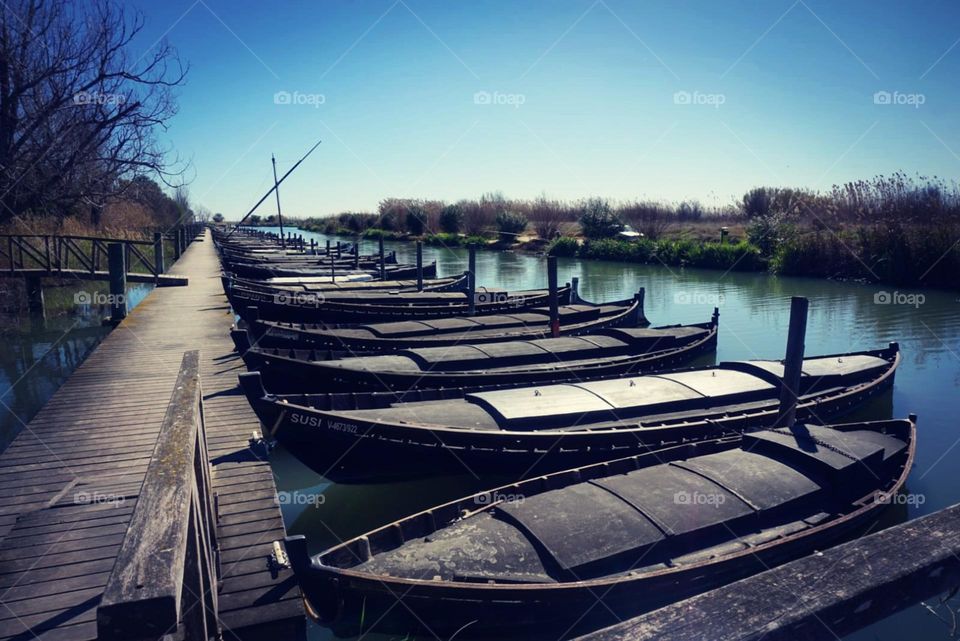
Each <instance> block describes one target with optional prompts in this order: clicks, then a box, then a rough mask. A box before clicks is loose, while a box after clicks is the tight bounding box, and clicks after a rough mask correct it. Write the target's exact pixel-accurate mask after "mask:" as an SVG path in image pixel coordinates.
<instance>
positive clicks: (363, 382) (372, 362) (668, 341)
mask: <svg viewBox="0 0 960 641" xmlns="http://www.w3.org/2000/svg"><path fill="white" fill-rule="evenodd" d="M718 319H719V314H718V313H717V312H716V310H715V311H714V315H713V318H712V320H711V321H710V322H707V323H697V324H693V325H667V326H664V327H656V328H639V327H624V328H612V329H602V330H598V331H597V332H594V333H591V334H589V335H586V336H561V337H558V338H539V339H535V340H529V341H523V340H512V341H503V342H498V343H486V344H480V345H473V344H471V343H469V342H463V343H461V344H459V345H453V346H448V347H423V348H413V349H407V350H401V351H398V352H394V353H391V354H385V355H372V356H353V357H351V356H350V354H349V352H347V353H346V356H347V357H346V358H339V359H335V360H324V358H325V357H326V356H328V355H330V353H329V352H323V351H319V352H318V351H317V350H289V349H269V348H261V347H258V346H250V347H247V348H246V349H241V350H240V354H241V356H242V357H243V360H244V362H245V363H246V365H247V369H249V370H251V371H258V372H260V374H261V375H262V377H263V384H264V386H265V387H266V388H267V389H269V390H271V391H274V392H283V393H293V392H305V393H310V392H334V391H341V392H342V391H349V392H352V391H380V392H383V391H394V392H404V391H407V390H410V389H416V388H419V389H427V388H462V387H471V388H478V387H491V388H493V387H499V388H506V387H521V386H525V385H533V384H542V383H559V382H564V381H572V382H583V381H586V380H591V379H597V378H605V377H612V376H630V375H637V374H642V373H647V372H651V371H654V370H657V369H665V368H669V367H678V366H680V365H682V364H683V363H684V362H687V361H689V360H690V359H692V358H694V357H695V356H699V355H701V354H705V353H708V352H711V351H713V350H715V349H716V346H717V324H718ZM234 332H244V330H234ZM244 333H245V332H244ZM234 341H235V343H237V344H238V345H240V344H243V343H245V342H248V339H247V337H246V336H240V337H235V338H234ZM467 341H469V336H468V337H467Z"/></svg>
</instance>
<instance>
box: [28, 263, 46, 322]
mask: <svg viewBox="0 0 960 641" xmlns="http://www.w3.org/2000/svg"><path fill="white" fill-rule="evenodd" d="M24 280H25V281H26V285H27V310H28V311H29V314H30V321H31V323H33V324H34V326H42V325H43V323H44V321H45V320H46V318H47V315H46V309H45V307H44V304H43V280H42V279H41V278H40V276H39V275H35V274H30V275H29V276H27V277H26V278H25V279H24Z"/></svg>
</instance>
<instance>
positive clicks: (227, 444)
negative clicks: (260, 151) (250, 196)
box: [0, 242, 305, 641]
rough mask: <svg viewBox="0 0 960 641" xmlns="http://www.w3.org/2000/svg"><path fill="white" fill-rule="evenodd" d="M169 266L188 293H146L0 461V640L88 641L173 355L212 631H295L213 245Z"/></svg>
mask: <svg viewBox="0 0 960 641" xmlns="http://www.w3.org/2000/svg"><path fill="white" fill-rule="evenodd" d="M171 272H172V275H176V276H180V277H189V278H190V286H189V287H175V288H164V289H157V290H154V291H153V292H152V293H151V294H150V295H149V296H147V298H146V299H145V300H144V301H143V302H142V303H140V305H138V306H137V308H136V309H134V310H133V311H131V313H130V315H129V316H128V317H127V318H126V319H125V320H124V321H123V322H122V323H120V325H119V326H118V327H117V328H116V329H114V330H113V331H112V332H111V333H110V335H109V336H108V337H107V338H106V339H105V340H104V341H103V342H102V343H101V344H100V346H98V347H97V349H95V350H94V351H93V352H92V353H91V354H90V356H89V357H88V358H87V360H86V361H85V362H84V363H83V364H82V365H81V366H80V367H79V368H78V369H77V371H76V372H74V374H73V375H72V376H71V377H70V378H69V379H68V380H67V381H66V382H65V383H64V385H63V386H62V387H61V388H60V389H59V390H58V391H57V392H56V393H55V394H54V395H53V397H52V398H51V399H50V400H49V402H48V403H47V404H46V405H45V406H44V408H43V409H42V410H40V412H39V413H38V414H37V415H36V416H35V417H34V418H33V419H32V420H31V421H30V422H29V424H28V425H27V426H26V427H24V428H23V430H22V432H21V433H20V434H19V435H18V436H17V438H16V439H15V440H14V441H13V442H12V443H11V444H10V446H9V447H8V448H7V450H6V451H5V452H3V454H2V455H0V639H17V641H31V640H33V639H36V638H39V639H42V640H43V641H48V640H59V639H66V640H70V641H84V640H87V639H95V638H96V634H97V629H96V610H97V606H98V605H99V603H100V599H101V596H102V594H103V591H104V587H105V586H106V584H107V580H108V578H109V576H110V573H111V571H112V570H113V568H114V565H115V561H116V558H117V554H118V552H119V550H120V547H121V545H122V543H123V540H124V536H125V534H126V532H127V528H128V526H129V523H130V519H131V515H132V514H133V511H134V509H135V507H136V504H137V501H138V500H139V493H140V487H141V484H142V483H143V479H144V476H145V474H146V471H147V467H148V465H149V463H150V459H151V455H152V453H153V451H154V447H155V446H156V443H157V436H158V434H159V430H160V425H161V423H162V421H163V418H164V416H165V414H166V411H167V406H168V402H169V400H170V397H171V393H172V391H173V388H174V384H175V382H176V380H177V376H178V373H179V369H180V363H181V359H182V356H183V353H184V352H185V351H187V350H192V349H197V348H200V349H201V350H202V351H201V360H200V375H201V387H202V390H203V394H204V419H205V425H206V429H207V443H208V456H209V459H210V461H211V462H212V464H213V475H212V481H213V489H214V492H215V493H216V494H217V495H218V496H219V513H220V521H219V527H218V534H219V543H220V549H221V551H222V556H221V566H222V570H223V579H222V586H221V590H220V592H219V595H218V596H219V609H220V621H221V624H222V626H223V628H224V634H225V637H227V638H231V639H237V638H240V639H261V638H263V639H296V638H302V637H303V629H304V625H305V622H304V613H303V605H302V600H301V598H300V594H299V590H298V588H297V586H296V583H295V581H294V579H293V574H292V573H291V572H290V571H288V570H281V571H280V572H279V573H272V572H271V569H270V566H269V563H268V557H269V555H270V553H271V552H272V542H273V541H275V540H279V539H282V538H283V537H284V527H283V521H282V519H281V516H280V510H279V507H278V506H277V505H276V502H275V492H276V488H275V485H274V481H273V475H272V472H271V469H270V465H269V463H268V462H267V461H266V460H265V459H264V458H263V456H262V454H261V453H260V452H258V451H254V450H252V449H251V448H250V446H249V443H248V439H249V438H250V435H251V433H252V432H253V431H254V430H256V429H258V428H259V422H258V421H257V418H256V415H254V414H253V412H252V410H251V409H250V407H249V405H248V404H247V402H246V399H245V398H244V396H243V395H242V394H240V393H239V391H238V389H237V374H238V373H239V372H242V371H245V370H244V368H243V363H242V361H241V360H240V359H239V357H237V356H236V354H235V353H234V352H233V344H232V342H231V340H230V338H229V332H228V330H229V327H230V324H231V322H232V320H233V316H232V314H230V312H229V308H228V306H227V302H226V297H225V296H224V294H223V291H222V289H221V286H220V279H219V263H218V261H217V257H216V255H215V251H214V247H213V243H211V242H203V243H192V244H191V245H190V246H189V248H188V249H187V250H186V251H185V252H184V254H183V257H182V258H181V260H179V261H178V262H177V263H176V264H175V265H174V266H173V268H172V270H171ZM2 411H8V410H6V409H5V408H4V409H3V410H2Z"/></svg>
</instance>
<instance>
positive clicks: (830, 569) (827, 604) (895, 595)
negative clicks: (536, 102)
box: [578, 504, 960, 641]
mask: <svg viewBox="0 0 960 641" xmlns="http://www.w3.org/2000/svg"><path fill="white" fill-rule="evenodd" d="M958 582H960V504H957V505H954V506H952V507H948V508H946V509H944V510H941V511H939V512H935V513H933V514H930V515H928V516H924V517H922V518H919V519H915V520H913V521H909V522H907V523H904V524H901V525H897V526H895V527H891V528H889V529H887V530H883V531H882V532H877V533H875V534H871V535H869V536H866V537H863V538H861V539H858V540H856V541H851V542H849V543H845V544H843V545H839V546H837V547H834V548H830V549H828V550H826V551H824V552H818V553H816V554H813V555H811V556H808V557H805V558H802V559H799V560H797V561H793V562H791V563H787V564H786V565H782V566H780V567H778V568H774V569H772V570H768V571H766V572H763V573H761V574H757V575H754V576H752V577H749V578H746V579H743V580H741V581H737V582H735V583H732V584H730V585H728V586H725V587H722V588H718V589H716V590H713V591H711V592H707V593H705V594H701V595H699V596H695V597H692V598H690V599H686V600H684V601H680V602H678V603H675V604H673V605H669V606H667V607H664V608H660V609H659V610H654V611H653V612H650V613H648V614H644V615H641V616H639V617H637V618H634V619H630V620H628V621H624V622H623V623H620V624H617V625H615V626H612V627H609V628H605V629H603V630H599V631H597V632H593V633H591V634H588V635H585V636H582V637H578V639H579V641H642V640H645V639H667V638H669V639H671V641H694V640H696V641H701V640H702V639H711V641H760V639H763V640H764V641H779V640H784V641H785V640H787V639H789V640H803V641H820V640H825V641H835V640H836V639H837V638H840V637H843V636H845V635H848V634H850V633H852V632H855V631H856V630H859V629H861V628H863V627H865V626H867V625H869V624H871V623H874V622H876V621H879V620H881V619H884V618H886V617H888V616H890V615H891V614H893V613H894V612H897V611H899V610H902V609H904V608H906V607H908V606H910V605H913V604H915V603H918V602H919V601H922V600H924V599H928V598H930V597H932V596H934V595H936V594H940V593H942V592H946V591H947V590H949V589H951V588H953V587H955V586H956V585H957V584H958Z"/></svg>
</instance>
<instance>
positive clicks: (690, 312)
mask: <svg viewBox="0 0 960 641" xmlns="http://www.w3.org/2000/svg"><path fill="white" fill-rule="evenodd" d="M304 235H305V237H307V238H316V239H317V240H318V241H319V242H320V243H325V241H326V237H324V236H323V235H320V234H308V233H305V234H304ZM333 240H334V242H335V241H336V239H333ZM386 245H387V248H388V249H396V250H397V252H398V254H399V258H400V260H401V262H412V261H413V260H414V255H415V249H414V246H413V244H410V243H391V242H388V243H386ZM362 251H363V252H364V253H373V252H375V251H376V243H375V242H364V243H363V246H362ZM424 256H425V259H426V260H427V261H432V260H436V261H437V262H438V271H439V274H440V275H452V274H456V273H459V272H461V271H463V270H464V269H465V268H466V262H467V252H466V250H462V249H438V248H429V247H425V248H424ZM477 271H478V283H479V284H481V285H490V286H499V287H504V288H511V289H527V288H534V287H545V285H546V260H545V259H544V258H542V257H538V256H532V255H527V254H520V253H512V252H486V251H480V252H478V253H477ZM559 276H560V280H561V282H565V281H569V280H570V278H572V277H573V276H579V277H580V291H581V295H582V296H583V297H584V298H586V299H588V300H592V301H597V302H600V301H606V300H614V299H621V298H627V297H629V296H631V295H632V294H633V293H635V292H636V290H637V289H638V288H640V287H644V288H645V289H646V313H647V316H648V318H649V319H650V321H651V322H652V323H653V324H654V325H657V324H672V323H693V322H704V321H707V320H708V319H709V318H710V314H711V312H712V310H713V308H714V307H718V308H719V309H720V337H719V346H718V349H717V353H716V355H715V357H714V356H713V355H711V356H710V357H706V358H703V359H701V360H700V361H699V362H698V364H704V365H706V364H711V363H713V362H716V361H724V360H742V359H751V358H781V357H782V356H783V352H784V348H785V336H786V331H787V324H788V312H789V304H790V297H791V296H806V297H807V298H809V299H810V314H809V321H808V330H807V340H806V349H807V354H808V355H814V354H828V353H835V352H846V351H853V350H858V349H872V348H877V347H882V346H885V345H886V344H888V343H890V342H893V341H896V342H899V343H900V346H901V349H902V351H903V356H904V359H903V364H902V365H901V367H900V370H899V371H898V373H897V379H896V385H895V387H894V389H893V391H892V392H891V393H889V394H887V395H886V396H884V397H881V398H878V399H876V400H875V401H873V402H872V403H871V404H870V405H869V406H868V407H865V408H864V409H863V410H861V411H859V412H858V413H857V414H855V415H853V416H851V417H850V419H851V420H854V419H861V418H862V419H882V418H889V417H891V416H895V417H905V416H906V415H907V414H908V413H911V412H914V413H916V414H918V415H919V417H920V419H919V438H918V455H917V461H916V464H915V467H914V469H913V473H912V475H911V477H910V481H909V483H908V485H909V492H910V495H911V497H915V500H914V501H912V502H911V503H910V504H908V505H905V506H901V509H900V510H899V511H898V512H897V514H896V516H895V517H891V518H892V520H894V521H895V520H897V519H900V520H902V519H903V518H906V517H909V518H915V517H917V516H920V515H923V514H927V513H930V512H933V511H936V510H938V509H940V508H943V507H946V506H948V505H951V504H953V503H956V502H958V501H960V426H958V423H957V420H956V418H957V415H958V413H960V300H958V298H960V295H958V294H957V293H951V292H942V291H933V290H896V289H895V288H891V287H884V286H873V285H860V284H854V283H835V282H829V281H823V280H816V279H804V278H775V277H771V276H768V275H766V274H754V273H746V274H744V273H736V272H733V273H729V274H724V273H723V272H719V271H705V270H693V269H679V268H673V267H671V268H667V267H661V266H657V267H654V266H644V265H633V264H627V263H613V262H583V261H579V260H576V259H560V261H559ZM93 286H94V284H93V283H80V284H78V285H77V286H75V287H69V288H54V289H48V290H47V292H46V297H47V303H48V310H50V313H49V314H48V320H47V323H46V328H45V329H44V328H39V327H35V326H31V324H30V322H29V319H26V318H24V317H22V316H17V315H13V316H10V315H7V316H5V317H4V323H3V325H2V326H0V327H3V330H2V347H0V401H2V405H0V450H2V448H4V447H5V446H6V444H7V443H8V442H9V441H10V440H11V439H12V438H13V436H15V435H16V434H17V433H18V432H19V431H20V430H21V429H22V427H23V424H24V423H26V422H28V421H29V420H30V418H31V417H32V416H33V415H34V414H35V413H36V412H37V411H38V410H39V409H40V407H42V405H43V403H45V402H46V400H47V399H48V398H49V397H50V395H51V394H52V393H53V392H54V391H55V390H56V389H57V387H58V386H59V385H60V384H61V383H62V381H63V380H64V379H65V378H66V377H67V376H68V375H69V374H70V373H71V372H72V371H73V369H74V368H76V366H77V365H79V363H80V362H82V360H83V358H84V357H85V356H86V354H87V353H89V351H90V350H92V349H93V347H95V346H96V344H97V343H98V342H99V341H100V340H101V339H102V338H103V336H105V335H106V333H107V331H108V330H107V329H105V328H102V327H101V326H100V320H101V318H102V317H103V316H105V315H107V314H108V310H107V309H106V308H104V307H99V306H96V305H93V306H91V305H89V304H84V303H83V297H80V298H77V294H78V292H85V293H87V294H91V293H92V292H94V291H99V292H101V293H105V292H104V290H103V289H100V290H93V289H91V288H92V287H93ZM148 291H149V287H148V286H131V288H130V290H129V291H128V300H129V303H130V304H131V305H135V304H136V303H137V302H139V300H141V299H142V298H143V296H144V295H145V294H146V293H147V292H148ZM78 300H79V301H80V302H78ZM87 300H96V298H95V297H92V296H91V298H90V299H87ZM272 463H273V468H274V471H275V475H276V478H277V485H278V490H279V497H278V498H279V501H280V503H281V509H282V511H283V515H284V520H285V522H286V524H287V527H288V529H289V531H290V533H291V534H304V535H306V536H307V537H308V539H309V540H310V544H311V548H312V549H313V550H315V551H319V550H320V549H323V548H325V547H328V546H330V545H333V544H336V543H337V542H339V541H340V540H343V539H346V538H349V537H352V536H355V535H358V534H361V533H363V532H365V531H368V530H370V529H373V528H375V527H377V526H379V525H382V524H384V523H387V522H390V521H392V520H395V519H397V518H400V517H402V516H405V515H407V514H409V513H412V512H414V511H417V510H420V509H423V508H426V507H429V506H431V505H435V504H437V503H441V502H443V501H447V500H451V499H454V498H457V497H458V496H462V495H465V494H468V493H470V492H472V491H475V490H479V489H481V488H483V487H485V486H490V485H491V483H492V482H491V480H485V481H484V482H479V481H477V479H475V478H474V477H473V476H472V475H471V474H469V473H468V472H467V471H466V470H465V471H464V473H463V474H462V475H455V476H447V477H444V478H432V479H430V480H418V481H408V482H403V483H390V484H383V485H347V484H336V483H331V482H329V481H327V480H326V479H325V478H324V477H323V476H321V475H319V474H317V473H316V472H314V471H312V470H311V469H309V468H307V467H305V466H304V465H302V464H301V463H300V462H299V461H297V459H295V458H294V457H293V456H292V455H291V454H289V453H288V452H285V451H284V450H283V449H282V448H278V449H277V450H276V451H275V452H274V453H273V456H272ZM888 520H890V519H888ZM598 527H599V526H598ZM310 636H311V639H313V640H315V641H319V640H321V639H323V640H326V639H332V638H333V637H332V635H331V634H330V632H329V631H327V630H326V629H324V628H322V627H320V626H315V625H311V632H310ZM365 638H368V639H377V640H380V639H384V640H385V639H388V638H396V637H386V636H379V635H368V636H366V637H365ZM705 638H708V637H705ZM906 638H910V639H934V640H936V639H947V638H948V626H947V625H946V624H945V623H943V622H941V621H939V620H937V619H936V618H935V617H934V616H933V615H931V614H930V613H929V612H927V611H926V610H925V609H924V608H923V607H922V606H916V607H913V608H910V609H908V610H906V611H905V612H903V613H900V614H897V615H894V616H893V617H891V618H889V619H887V620H885V621H883V622H882V623H880V624H877V625H874V626H872V627H870V628H868V629H866V630H863V631H861V632H858V633H856V634H854V635H852V636H850V637H849V639H852V640H855V641H894V640H897V641H900V640H901V639H906Z"/></svg>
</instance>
